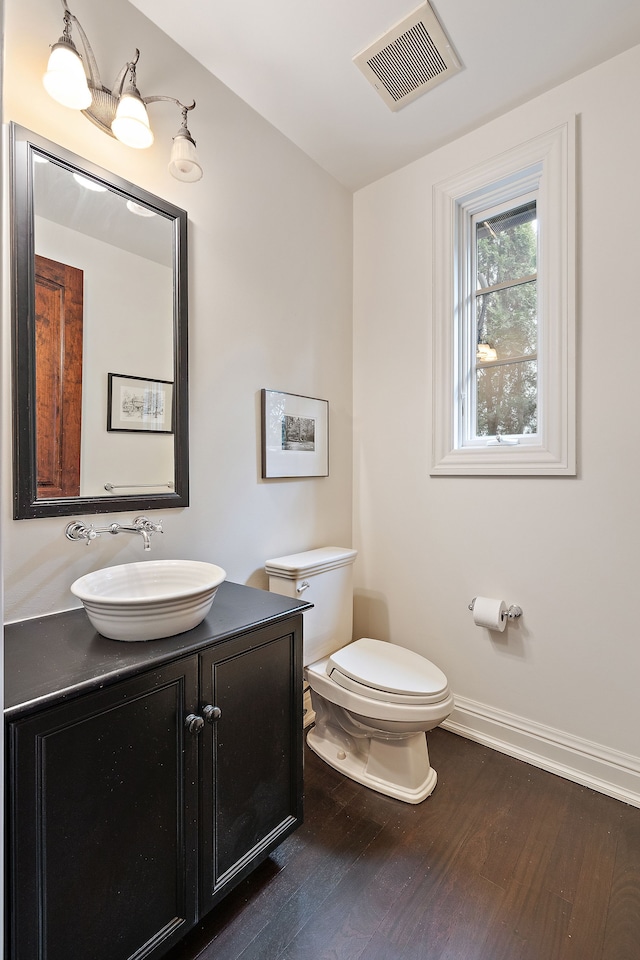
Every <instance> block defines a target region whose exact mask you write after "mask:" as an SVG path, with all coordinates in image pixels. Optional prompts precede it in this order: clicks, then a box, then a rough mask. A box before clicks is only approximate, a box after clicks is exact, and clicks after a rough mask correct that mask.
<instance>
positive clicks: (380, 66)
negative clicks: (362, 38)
mask: <svg viewBox="0 0 640 960" xmlns="http://www.w3.org/2000/svg"><path fill="white" fill-rule="evenodd" d="M353 62H354V63H355V64H356V65H357V66H358V67H359V68H360V69H361V70H362V72H363V73H364V75H365V76H366V77H367V79H368V80H369V82H370V83H371V84H372V85H373V86H374V87H375V89H376V90H377V91H378V93H379V94H380V96H381V97H382V99H383V100H384V101H385V103H386V104H387V105H388V106H389V107H391V109H392V110H398V109H400V107H403V106H405V104H407V103H410V102H411V101H412V100H415V99H416V97H419V96H421V95H422V94H423V93H426V92H427V90H430V89H431V88H432V87H434V86H436V85H437V84H438V83H441V82H442V81H443V80H446V79H447V78H448V77H450V76H452V74H454V73H457V72H458V71H459V70H460V69H462V68H461V65H460V62H459V61H458V59H457V57H456V56H455V54H454V52H453V50H452V48H451V44H450V43H449V40H448V38H447V36H446V34H445V32H444V30H443V29H442V26H441V25H440V22H439V21H438V19H437V17H436V15H435V13H434V12H433V10H432V9H431V7H430V6H429V4H428V3H426V4H423V5H422V6H421V7H419V8H418V9H417V10H415V11H414V12H413V13H412V14H410V15H409V16H408V17H405V19H404V20H402V21H401V22H400V23H397V24H396V25H395V27H393V28H392V29H391V30H389V31H388V32H387V33H386V34H385V35H384V36H382V37H380V38H379V40H377V41H376V43H374V44H372V46H370V47H367V49H366V50H363V51H362V52H361V53H359V54H358V55H357V56H356V57H354V58H353Z"/></svg>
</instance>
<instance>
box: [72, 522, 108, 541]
mask: <svg viewBox="0 0 640 960" xmlns="http://www.w3.org/2000/svg"><path fill="white" fill-rule="evenodd" d="M65 535H66V537H67V540H84V541H85V542H86V545H87V546H89V543H90V541H91V540H95V539H96V537H99V536H100V534H99V533H98V531H97V530H95V529H94V526H93V524H90V525H89V526H87V525H86V524H85V523H82V521H81V520H75V521H72V522H71V523H68V524H67V529H66V530H65Z"/></svg>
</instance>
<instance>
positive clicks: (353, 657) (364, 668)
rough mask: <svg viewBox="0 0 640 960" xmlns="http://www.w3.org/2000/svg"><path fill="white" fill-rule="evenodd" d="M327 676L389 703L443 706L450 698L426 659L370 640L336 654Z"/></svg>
mask: <svg viewBox="0 0 640 960" xmlns="http://www.w3.org/2000/svg"><path fill="white" fill-rule="evenodd" d="M326 672H327V676H328V677H330V679H331V680H332V681H333V682H334V683H336V684H338V685H339V686H341V687H343V688H344V689H346V690H351V691H352V692H354V693H357V694H359V695H360V696H363V697H367V698H369V699H371V700H380V701H383V702H387V703H405V704H412V705H414V706H417V705H420V704H430V703H440V702H441V701H442V700H445V699H446V698H447V697H448V696H449V695H450V694H449V685H448V683H447V678H446V677H445V675H444V673H443V672H442V670H440V669H439V668H438V667H436V665H435V664H433V663H431V661H430V660H427V659H426V657H423V656H421V655H420V654H419V653H415V652H414V651H413V650H407V649H406V647H399V646H397V645H396V644H393V643H385V642H384V641H382V640H374V639H372V638H370V637H362V638H361V639H360V640H356V641H354V642H353V643H350V644H348V645H347V646H346V647H342V648H341V649H340V650H336V651H335V653H333V654H332V655H331V656H330V657H329V659H328V661H327V667H326Z"/></svg>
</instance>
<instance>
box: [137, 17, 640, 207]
mask: <svg viewBox="0 0 640 960" xmlns="http://www.w3.org/2000/svg"><path fill="white" fill-rule="evenodd" d="M131 2H132V4H133V6H135V7H137V8H138V10H140V11H141V12H142V13H143V14H145V16H147V17H148V18H149V19H150V20H152V21H153V22H154V23H156V24H157V26H159V27H160V28H161V29H162V30H164V31H165V33H167V34H169V35H170V36H171V37H172V38H174V39H175V40H176V41H177V42H178V43H179V44H180V45H181V46H182V47H184V49H185V50H187V51H188V52H189V53H190V54H191V55H192V56H193V57H195V58H196V59H197V60H198V61H200V63H202V64H203V65H204V66H205V67H206V68H207V69H208V70H209V71H210V72H211V73H213V74H215V75H216V76H217V77H218V78H219V79H220V80H222V82H223V83H225V84H226V85H227V86H228V87H229V88H230V89H231V90H233V91H234V92H235V93H236V94H237V95H238V96H240V97H241V98H242V99H243V100H244V101H246V102H247V103H248V104H249V105H250V106H251V107H253V108H254V109H255V110H256V111H257V112H258V113H260V114H261V115H262V116H263V117H265V118H266V119H267V120H268V121H269V122H270V123H272V124H273V125H274V126H275V127H276V128H277V129H278V130H280V131H281V132H282V133H283V134H285V136H287V137H288V138H289V139H290V140H292V141H293V142H294V143H295V144H297V145H298V146H299V147H300V148H301V149H302V150H304V152H305V153H307V154H308V155H309V156H310V157H312V158H313V159H314V160H315V161H316V162H317V163H319V164H320V166H322V167H323V168H324V169H325V170H327V171H328V172H329V173H330V174H332V175H333V176H334V177H335V178H336V179H337V180H339V181H340V182H341V183H343V184H344V185H345V186H347V187H349V188H351V189H354V190H355V189H358V188H359V187H362V186H364V185H366V184H367V183H370V182H372V181H374V180H377V179H378V178H380V177H381V176H384V175H385V174H387V173H390V172H391V171H393V170H396V169H398V168H399V167H402V166H404V165H405V164H407V163H409V162H411V161H412V160H416V159H417V158H418V157H421V156H423V155H424V154H426V153H428V152H429V151H431V150H433V149H435V148H437V147H439V146H442V145H443V144H444V143H447V142H449V141H451V140H453V139H455V138H456V137H458V136H460V135H462V134H463V133H465V132H466V131H469V130H471V129H473V128H475V127H477V126H479V125H481V124H483V123H485V122H487V121H488V120H490V119H491V118H492V117H495V116H497V115H499V114H501V113H504V112H505V111H507V110H509V109H511V108H513V107H515V106H517V105H519V104H521V103H524V102H525V101H527V100H529V99H531V98H532V97H535V96H537V95H538V94H540V93H542V92H544V91H545V90H548V89H550V88H552V87H554V86H556V85H557V84H559V83H561V82H563V81H564V80H567V79H569V78H570V77H573V76H576V75H577V74H579V73H582V72H583V71H585V70H587V69H589V68H590V67H593V66H595V65H596V64H598V63H601V62H603V61H604V60H608V59H609V58H610V57H613V56H615V55H616V54H618V53H621V52H623V51H624V50H627V49H629V48H630V47H632V46H635V45H636V44H638V43H640V3H639V2H638V0H434V2H433V3H432V7H433V8H434V10H435V11H436V13H437V15H438V17H439V19H440V22H441V24H442V25H443V27H444V29H445V31H446V33H447V34H448V36H449V39H450V41H451V43H452V46H453V48H454V50H455V52H456V54H457V56H458V58H459V60H460V61H461V62H462V65H463V70H462V71H461V72H460V73H458V74H456V75H454V76H452V77H451V78H450V79H448V80H446V81H445V82H443V83H441V84H439V85H438V86H436V87H434V88H433V89H432V90H430V91H428V92H427V93H425V94H424V95H423V96H421V97H420V98H418V99H417V100H414V101H413V102H412V103H409V104H407V106H405V107H403V108H402V109H401V110H399V111H397V112H395V113H394V112H392V111H391V110H390V109H389V107H387V106H386V105H385V104H384V102H383V101H382V99H381V98H380V97H379V95H378V93H377V92H376V91H375V90H374V88H373V87H372V86H371V85H370V84H369V83H368V82H367V80H366V79H365V78H364V77H363V75H362V73H361V72H360V70H359V69H358V68H357V67H356V66H355V65H354V64H353V62H352V59H353V57H354V56H355V55H356V54H357V53H359V52H360V51H361V50H363V49H364V48H365V47H368V46H369V45H370V44H371V43H373V42H374V41H375V40H377V39H378V38H379V37H380V36H381V35H382V34H384V33H386V32H387V30H389V29H390V28H391V27H392V26H394V25H395V24H396V23H397V22H398V21H400V20H402V19H403V18H404V17H405V16H407V15H408V14H409V13H411V12H412V11H413V10H415V9H416V8H417V7H419V6H421V4H420V3H419V2H417V0H315V2H313V3H312V2H310V0H268V2H265V0H240V2H239V0H181V2H180V3H176V2H175V0H131ZM638 80H639V87H640V77H639V78H638ZM194 127H195V118H194Z"/></svg>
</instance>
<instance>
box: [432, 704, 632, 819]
mask: <svg viewBox="0 0 640 960" xmlns="http://www.w3.org/2000/svg"><path fill="white" fill-rule="evenodd" d="M455 703H456V705H455V708H454V710H453V713H452V714H451V715H450V716H449V717H448V718H447V719H446V720H445V721H444V723H442V726H443V727H444V728H445V729H446V730H451V732H452V733H457V734H459V735H460V736H461V737H466V738H467V739H468V740H475V741H477V742H478V743H483V744H485V746H487V747H492V748H493V749H494V750H498V751H499V752H500V753H506V754H508V755H509V756H510V757H517V759H518V760H524V761H525V762H526V763H531V764H533V766H535V767H540V768H541V769H542V770H548V771H550V772H551V773H555V774H557V775H558V776H560V777H564V778H565V779H567V780H573V781H575V783H580V784H582V785H583V786H585V787H590V788H591V789H592V790H597V791H598V792H599V793H604V794H606V795H607V796H609V797H615V799H616V800H622V801H623V802H624V803H629V804H631V805H632V806H634V807H640V757H634V756H632V755H631V754H627V753H621V752H620V751H618V750H611V749H609V748H608V747H604V746H602V744H599V743H592V742H591V741H589V740H583V739H581V738H580V737H574V736H572V735H571V734H568V733H564V732H563V731H562V730H555V729H554V728H553V727H547V726H545V725H544V724H541V723H535V722H534V721H533V720H526V719H525V718H524V717H519V716H517V715H516V714H513V713H507V712H506V711H503V710H497V709H495V708H494V707H489V706H487V705H486V704H484V703H478V702H477V701H475V700H467V699H466V698H465V697H455Z"/></svg>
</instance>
